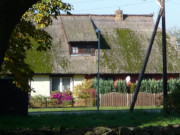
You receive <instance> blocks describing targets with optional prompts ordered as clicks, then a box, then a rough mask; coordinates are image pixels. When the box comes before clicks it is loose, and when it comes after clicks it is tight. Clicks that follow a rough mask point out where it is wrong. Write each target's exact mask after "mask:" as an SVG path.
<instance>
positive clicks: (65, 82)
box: [62, 78, 70, 90]
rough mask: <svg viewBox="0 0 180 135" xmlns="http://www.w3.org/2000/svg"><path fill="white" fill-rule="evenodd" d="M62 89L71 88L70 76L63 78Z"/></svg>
mask: <svg viewBox="0 0 180 135" xmlns="http://www.w3.org/2000/svg"><path fill="white" fill-rule="evenodd" d="M62 90H70V78H62Z"/></svg>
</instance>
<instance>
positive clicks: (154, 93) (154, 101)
mask: <svg viewBox="0 0 180 135" xmlns="http://www.w3.org/2000/svg"><path fill="white" fill-rule="evenodd" d="M154 106H156V94H155V93H154Z"/></svg>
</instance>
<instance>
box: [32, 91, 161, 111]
mask: <svg viewBox="0 0 180 135" xmlns="http://www.w3.org/2000/svg"><path fill="white" fill-rule="evenodd" d="M162 96H163V93H158V94H155V93H154V94H150V93H146V92H139V94H138V97H137V101H136V106H159V105H161V104H162V99H163V98H162ZM99 97H100V106H101V107H103V106H104V107H105V106H122V107H123V106H130V105H131V102H132V99H133V94H128V93H127V94H123V93H118V92H111V93H108V94H100V96H99ZM96 101H97V100H96V98H88V99H82V98H73V99H72V100H70V101H65V102H61V103H58V100H57V99H53V98H48V97H44V98H33V97H31V98H30V101H29V107H30V108H39V107H40V108H54V107H60V108H63V107H91V106H96V105H97V102H96Z"/></svg>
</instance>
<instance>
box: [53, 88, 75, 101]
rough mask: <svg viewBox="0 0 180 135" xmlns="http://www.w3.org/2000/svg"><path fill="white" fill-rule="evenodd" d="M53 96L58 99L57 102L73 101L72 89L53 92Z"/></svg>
mask: <svg viewBox="0 0 180 135" xmlns="http://www.w3.org/2000/svg"><path fill="white" fill-rule="evenodd" d="M51 98H54V99H57V104H61V103H65V102H68V103H69V101H72V93H71V91H70V90H65V91H63V92H59V91H58V92H57V91H56V92H52V93H51Z"/></svg>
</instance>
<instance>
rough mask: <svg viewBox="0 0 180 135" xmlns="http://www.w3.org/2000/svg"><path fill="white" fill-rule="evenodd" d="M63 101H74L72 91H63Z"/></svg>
mask: <svg viewBox="0 0 180 135" xmlns="http://www.w3.org/2000/svg"><path fill="white" fill-rule="evenodd" d="M62 101H72V92H71V91H70V90H65V91H63V92H62Z"/></svg>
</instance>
